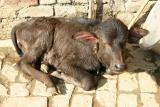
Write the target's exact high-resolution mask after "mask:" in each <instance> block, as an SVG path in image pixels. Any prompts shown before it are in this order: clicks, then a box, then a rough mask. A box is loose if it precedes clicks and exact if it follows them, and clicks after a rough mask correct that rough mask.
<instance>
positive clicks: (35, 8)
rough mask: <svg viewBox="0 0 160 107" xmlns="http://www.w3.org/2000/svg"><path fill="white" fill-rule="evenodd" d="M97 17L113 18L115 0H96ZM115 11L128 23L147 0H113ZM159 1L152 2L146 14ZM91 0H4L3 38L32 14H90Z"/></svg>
mask: <svg viewBox="0 0 160 107" xmlns="http://www.w3.org/2000/svg"><path fill="white" fill-rule="evenodd" d="M96 1H97V5H98V6H99V7H98V8H97V16H102V19H103V20H105V19H107V18H108V17H109V12H110V4H111V2H110V1H111V0H96ZM113 1H114V4H113V7H112V10H113V13H114V14H115V15H116V17H117V18H120V19H121V20H122V21H124V22H125V23H126V24H128V23H129V22H130V21H131V19H132V18H133V17H134V15H135V13H136V12H137V10H138V9H139V8H140V6H141V5H142V3H143V1H144V0H113ZM155 2H156V1H154V0H152V1H150V2H149V3H148V5H147V6H146V8H145V10H144V11H143V13H142V15H144V14H146V13H147V12H149V10H150V8H151V6H152V5H153V4H154V3H155ZM87 15H88V0H0V39H8V38H10V31H11V28H12V27H13V26H14V25H15V24H17V23H20V22H22V21H25V20H26V19H27V18H28V17H41V16H45V17H48V16H55V17H74V16H79V17H87Z"/></svg>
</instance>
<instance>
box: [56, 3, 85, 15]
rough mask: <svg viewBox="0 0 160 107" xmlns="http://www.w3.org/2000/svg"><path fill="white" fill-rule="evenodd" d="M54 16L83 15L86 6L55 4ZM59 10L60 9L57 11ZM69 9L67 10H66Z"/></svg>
mask: <svg viewBox="0 0 160 107" xmlns="http://www.w3.org/2000/svg"><path fill="white" fill-rule="evenodd" d="M54 8H55V16H56V17H74V16H79V17H81V16H84V15H86V14H87V12H88V6H87V5H84V6H81V5H79V6H78V5H76V6H73V5H72V6H67V5H66V6H65V5H55V6H54ZM59 10H61V11H59ZM68 10H69V11H68Z"/></svg>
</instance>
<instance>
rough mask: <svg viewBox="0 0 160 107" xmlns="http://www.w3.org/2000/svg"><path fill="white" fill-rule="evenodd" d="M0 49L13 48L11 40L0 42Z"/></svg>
mask: <svg viewBox="0 0 160 107" xmlns="http://www.w3.org/2000/svg"><path fill="white" fill-rule="evenodd" d="M0 47H13V43H12V41H11V39H8V40H0ZM13 49H14V48H13Z"/></svg>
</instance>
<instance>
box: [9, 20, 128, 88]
mask: <svg viewBox="0 0 160 107" xmlns="http://www.w3.org/2000/svg"><path fill="white" fill-rule="evenodd" d="M87 22H88V21H87ZM95 22H96V23H94V21H91V22H89V23H87V24H84V23H82V21H80V22H78V21H77V22H76V21H73V22H72V20H68V19H58V18H44V17H43V18H33V19H31V20H29V21H26V22H23V23H21V24H18V25H17V26H15V27H14V28H13V29H12V32H11V35H12V41H13V44H14V46H15V48H16V50H17V52H18V53H19V54H20V55H21V56H22V58H21V59H20V61H19V62H18V63H17V68H18V69H20V70H22V71H23V72H24V73H27V74H29V75H31V76H32V77H33V78H35V79H37V80H39V81H41V82H44V83H45V84H46V85H47V86H54V83H53V82H52V81H51V78H50V76H49V74H47V73H43V72H40V69H39V68H40V67H39V66H38V67H37V65H40V63H41V62H44V63H45V64H47V65H51V66H52V67H54V68H55V71H54V72H53V73H52V75H53V76H54V77H57V78H60V79H63V80H65V81H67V82H69V83H72V84H74V85H76V86H79V87H82V88H83V89H84V90H91V89H93V88H95V86H96V84H97V82H96V81H97V79H96V76H94V75H92V74H91V73H90V72H91V71H96V70H99V69H100V68H101V67H102V66H104V67H108V68H109V69H110V72H109V73H110V74H118V73H119V72H120V71H122V70H124V69H125V63H124V59H123V49H124V45H125V43H126V40H127V35H128V29H127V26H126V25H125V24H123V23H122V22H121V21H120V20H118V19H108V20H106V21H104V22H97V21H95Z"/></svg>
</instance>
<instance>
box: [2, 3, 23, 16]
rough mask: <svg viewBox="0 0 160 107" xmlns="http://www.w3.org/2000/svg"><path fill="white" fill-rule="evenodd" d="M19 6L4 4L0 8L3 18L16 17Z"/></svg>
mask: <svg viewBox="0 0 160 107" xmlns="http://www.w3.org/2000/svg"><path fill="white" fill-rule="evenodd" d="M20 8H21V7H19V6H10V5H4V6H3V7H1V8H0V15H1V18H8V17H11V18H15V17H16V11H17V10H18V9H20Z"/></svg>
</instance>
